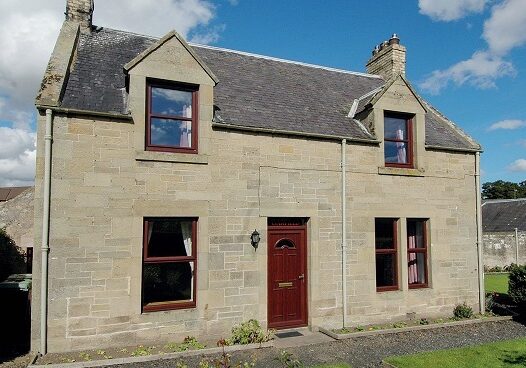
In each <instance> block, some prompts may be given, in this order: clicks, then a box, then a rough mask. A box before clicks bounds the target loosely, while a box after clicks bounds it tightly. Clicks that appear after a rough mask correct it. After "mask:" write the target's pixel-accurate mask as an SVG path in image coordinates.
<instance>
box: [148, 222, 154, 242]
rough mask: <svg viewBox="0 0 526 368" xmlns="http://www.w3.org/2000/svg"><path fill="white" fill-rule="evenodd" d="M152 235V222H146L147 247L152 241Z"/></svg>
mask: <svg viewBox="0 0 526 368" xmlns="http://www.w3.org/2000/svg"><path fill="white" fill-rule="evenodd" d="M152 233H153V221H148V245H150V240H151V239H152Z"/></svg>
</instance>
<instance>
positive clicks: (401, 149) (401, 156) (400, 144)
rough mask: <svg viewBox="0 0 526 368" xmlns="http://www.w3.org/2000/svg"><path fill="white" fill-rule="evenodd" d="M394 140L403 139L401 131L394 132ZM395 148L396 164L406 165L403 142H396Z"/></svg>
mask: <svg viewBox="0 0 526 368" xmlns="http://www.w3.org/2000/svg"><path fill="white" fill-rule="evenodd" d="M396 139H399V140H403V139H404V132H403V131H402V129H398V130H397V131H396ZM396 148H397V152H396V157H397V162H398V163H399V164H405V163H407V156H406V152H405V143H404V142H396Z"/></svg>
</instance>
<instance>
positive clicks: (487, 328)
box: [114, 321, 526, 368]
mask: <svg viewBox="0 0 526 368" xmlns="http://www.w3.org/2000/svg"><path fill="white" fill-rule="evenodd" d="M518 337H526V326H524V325H522V324H520V323H517V322H513V321H504V322H488V323H480V324H474V325H466V326H456V327H443V328H438V329H435V330H421V331H413V332H402V333H399V334H392V335H377V336H373V337H358V338H353V339H348V340H341V341H332V342H327V343H323V344H316V345H309V346H302V347H297V348H290V349H287V351H289V352H290V353H292V354H294V356H296V357H297V358H299V359H300V360H301V361H302V362H303V363H304V364H305V366H307V367H309V366H311V365H314V364H319V363H336V362H347V363H350V364H351V365H352V367H353V368H359V367H382V364H381V361H382V359H384V358H386V357H389V356H393V355H404V354H412V353H417V352H423V351H433V350H441V349H448V348H457V347H465V346H472V345H479V344H483V343H488V342H494V341H500V340H509V339H514V338H518ZM278 354H279V351H278V350H277V349H276V348H270V349H259V350H256V351H251V352H237V353H234V354H233V361H237V360H239V359H250V358H251V357H252V356H254V357H255V358H256V359H257V363H256V367H261V368H277V367H279V366H280V364H279V363H278V362H277V361H276V357H277V356H278ZM198 361H199V358H192V359H190V358H189V359H187V360H186V363H188V366H189V367H197V364H198ZM176 362H177V361H173V360H160V361H155V362H148V363H140V364H126V365H120V366H114V367H119V368H139V367H141V368H143V367H145V368H165V367H166V368H168V367H170V368H173V367H175V364H176Z"/></svg>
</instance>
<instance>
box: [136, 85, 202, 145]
mask: <svg viewBox="0 0 526 368" xmlns="http://www.w3.org/2000/svg"><path fill="white" fill-rule="evenodd" d="M152 88H164V89H172V90H175V91H184V92H191V93H192V118H187V117H184V116H177V115H162V114H154V113H152ZM198 106H199V87H198V86H193V85H189V84H182V83H169V82H166V81H158V80H147V81H146V130H145V150H146V151H156V152H175V153H191V154H197V153H198V135H199V123H198V122H199V116H198V113H199V107H198ZM152 118H157V119H166V120H179V121H190V122H191V123H192V143H191V147H175V146H159V145H154V144H150V142H151V122H152Z"/></svg>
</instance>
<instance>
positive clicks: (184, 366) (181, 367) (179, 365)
mask: <svg viewBox="0 0 526 368" xmlns="http://www.w3.org/2000/svg"><path fill="white" fill-rule="evenodd" d="M175 368H188V364H186V363H185V362H183V361H182V360H180V361H178V362H177V363H175Z"/></svg>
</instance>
